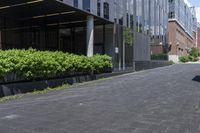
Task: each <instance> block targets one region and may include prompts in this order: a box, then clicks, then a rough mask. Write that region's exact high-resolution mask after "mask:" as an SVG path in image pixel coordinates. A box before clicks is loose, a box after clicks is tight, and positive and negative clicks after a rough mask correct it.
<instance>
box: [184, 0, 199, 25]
mask: <svg viewBox="0 0 200 133" xmlns="http://www.w3.org/2000/svg"><path fill="white" fill-rule="evenodd" d="M185 3H186V4H188V5H189V6H190V7H191V6H195V7H196V14H197V21H198V22H200V0H185Z"/></svg>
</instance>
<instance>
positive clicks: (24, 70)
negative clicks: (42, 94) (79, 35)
mask: <svg viewBox="0 0 200 133" xmlns="http://www.w3.org/2000/svg"><path fill="white" fill-rule="evenodd" d="M111 68H112V59H111V57H109V56H107V55H95V56H94V57H86V56H79V55H74V54H69V53H63V52H59V51H57V52H51V51H37V50H35V49H29V50H17V49H12V50H5V51H3V50H0V77H1V78H4V77H5V76H6V75H8V74H10V73H12V74H13V73H14V75H17V76H18V77H23V78H28V79H36V78H46V77H52V76H55V75H65V74H72V73H93V72H95V73H102V72H104V71H105V70H106V69H111Z"/></svg>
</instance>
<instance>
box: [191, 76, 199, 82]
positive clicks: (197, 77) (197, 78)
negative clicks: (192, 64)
mask: <svg viewBox="0 0 200 133" xmlns="http://www.w3.org/2000/svg"><path fill="white" fill-rule="evenodd" d="M192 81H196V82H200V76H199V75H198V76H195V77H194V78H193V79H192Z"/></svg>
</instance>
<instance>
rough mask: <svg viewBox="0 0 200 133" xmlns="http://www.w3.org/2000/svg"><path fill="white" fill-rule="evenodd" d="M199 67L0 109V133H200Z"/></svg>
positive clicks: (125, 77)
mask: <svg viewBox="0 0 200 133" xmlns="http://www.w3.org/2000/svg"><path fill="white" fill-rule="evenodd" d="M198 76H200V64H185V65H174V66H170V67H164V68H158V69H154V70H147V71H144V72H138V73H133V74H128V75H123V76H120V77H114V78H112V79H107V80H101V81H98V82H95V83H89V84H86V85H81V86H79V87H77V88H76V87H74V88H71V89H69V90H61V91H56V92H51V93H48V94H42V95H35V96H25V97H24V98H22V99H18V100H14V101H10V102H8V103H4V104H0V133H200V77H198Z"/></svg>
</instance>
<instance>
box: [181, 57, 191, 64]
mask: <svg viewBox="0 0 200 133" xmlns="http://www.w3.org/2000/svg"><path fill="white" fill-rule="evenodd" d="M179 60H180V62H183V63H185V62H188V61H189V58H188V56H181V57H180V58H179Z"/></svg>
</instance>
